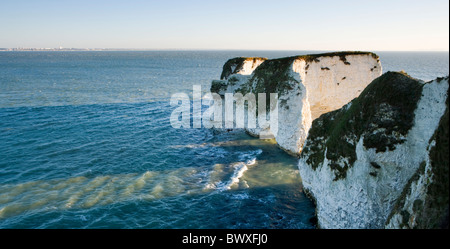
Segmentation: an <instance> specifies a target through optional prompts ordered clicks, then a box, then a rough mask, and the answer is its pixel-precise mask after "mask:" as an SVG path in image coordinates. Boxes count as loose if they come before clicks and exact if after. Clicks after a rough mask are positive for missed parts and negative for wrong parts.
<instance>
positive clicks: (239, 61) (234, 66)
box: [220, 57, 267, 80]
mask: <svg viewBox="0 0 450 249" xmlns="http://www.w3.org/2000/svg"><path fill="white" fill-rule="evenodd" d="M258 60H263V61H265V60H267V58H264V57H236V58H232V59H229V60H228V61H227V62H225V64H224V65H223V69H222V74H221V75H220V79H221V80H226V79H228V76H230V75H232V74H235V73H236V72H237V71H239V70H240V69H241V68H242V66H243V65H244V62H246V61H253V63H256V62H257V61H258Z"/></svg>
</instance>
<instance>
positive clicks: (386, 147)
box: [298, 72, 449, 228]
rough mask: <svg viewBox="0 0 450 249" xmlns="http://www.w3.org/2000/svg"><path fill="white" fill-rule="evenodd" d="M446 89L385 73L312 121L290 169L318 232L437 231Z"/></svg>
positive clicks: (444, 188) (444, 176)
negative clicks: (295, 169) (311, 205)
mask: <svg viewBox="0 0 450 249" xmlns="http://www.w3.org/2000/svg"><path fill="white" fill-rule="evenodd" d="M448 87H449V83H448V78H446V79H443V78H440V79H436V80H434V81H431V82H428V83H425V82H423V81H420V80H416V79H413V78H411V77H409V76H408V75H405V74H403V73H393V72H388V73H386V74H384V75H383V76H381V77H379V78H378V79H376V80H375V81H373V82H372V83H371V84H370V85H369V86H368V87H367V88H366V89H365V90H364V91H363V93H362V94H361V95H360V96H359V97H358V98H356V99H354V100H353V101H352V102H350V103H348V104H347V105H345V106H344V107H342V108H341V109H339V110H336V111H333V112H330V113H326V114H324V115H322V116H321V117H320V118H318V119H316V120H315V121H314V122H313V124H312V128H311V130H310V132H309V136H308V139H307V142H306V144H305V146H304V148H303V153H302V154H301V156H300V159H299V165H298V166H299V171H300V175H301V177H302V182H303V186H304V188H305V190H306V191H307V192H308V193H309V194H310V196H311V197H312V198H313V199H314V200H315V203H316V212H317V218H318V225H319V226H320V227H321V228H384V227H386V228H414V227H423V228H435V227H439V224H438V223H439V222H441V221H442V217H443V216H445V215H447V217H448V188H449V187H448V152H447V151H448ZM445 113H446V121H445V115H444V114H445ZM439 127H441V128H440V129H438V128H439ZM442 151H445V152H442ZM443 172H444V173H443ZM445 172H447V173H445ZM445 196H447V197H445ZM437 200H439V203H437V202H438V201H437ZM446 212H447V213H446ZM447 219H448V218H447ZM447 226H448V225H447Z"/></svg>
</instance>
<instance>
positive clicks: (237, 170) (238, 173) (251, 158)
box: [205, 149, 262, 191]
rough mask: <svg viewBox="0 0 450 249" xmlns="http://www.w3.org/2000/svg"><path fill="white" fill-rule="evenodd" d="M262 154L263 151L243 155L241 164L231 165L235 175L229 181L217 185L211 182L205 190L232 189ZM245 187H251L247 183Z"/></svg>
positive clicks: (240, 159) (240, 158)
mask: <svg viewBox="0 0 450 249" xmlns="http://www.w3.org/2000/svg"><path fill="white" fill-rule="evenodd" d="M261 153H262V150H261V149H259V150H256V151H251V152H247V153H242V154H241V155H239V157H238V158H239V161H240V162H237V163H233V164H232V165H231V167H232V168H234V170H233V174H232V175H231V177H230V179H229V180H228V181H225V182H223V181H221V182H218V183H216V184H214V183H211V182H210V183H208V184H207V185H206V186H205V189H217V190H219V191H225V190H229V189H231V188H232V187H233V186H235V185H237V184H238V183H239V182H240V179H241V177H242V176H243V175H244V173H245V172H246V171H247V170H248V169H249V168H248V166H252V165H255V164H256V159H257V156H258V155H260V154H261ZM244 186H245V187H246V188H248V187H249V186H248V184H247V183H246V182H245V184H244Z"/></svg>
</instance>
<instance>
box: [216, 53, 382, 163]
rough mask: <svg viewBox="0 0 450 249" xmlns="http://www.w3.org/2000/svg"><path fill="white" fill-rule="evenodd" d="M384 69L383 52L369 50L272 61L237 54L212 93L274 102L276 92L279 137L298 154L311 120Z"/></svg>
mask: <svg viewBox="0 0 450 249" xmlns="http://www.w3.org/2000/svg"><path fill="white" fill-rule="evenodd" d="M258 63H259V64H258ZM255 66H256V67H255ZM381 72H382V68H381V63H380V61H379V58H378V56H377V55H376V54H373V53H369V52H338V53H325V54H315V55H303V56H294V57H287V58H280V59H271V60H265V59H264V58H234V59H231V60H229V61H228V62H227V63H226V64H225V66H224V70H223V72H222V76H221V80H215V81H213V82H212V85H211V92H215V93H219V94H220V95H224V94H225V93H236V92H239V93H242V94H243V95H245V94H247V93H253V94H255V95H256V96H257V94H258V93H266V98H267V101H266V103H269V96H270V95H269V94H270V93H277V94H278V101H277V103H276V104H277V106H276V107H277V108H278V129H277V133H276V134H274V137H275V139H276V141H277V143H278V145H279V146H280V147H281V148H282V149H284V150H285V151H287V152H288V153H290V154H293V155H299V154H300V153H301V151H302V148H303V145H304V143H305V140H306V137H307V135H308V132H309V129H310V127H311V124H312V121H313V120H314V119H316V118H318V117H319V116H320V115H322V114H324V113H327V112H330V111H333V110H336V109H338V108H341V107H342V106H343V105H345V104H347V103H348V102H349V101H350V100H352V99H354V98H355V97H358V96H359V94H360V93H361V92H362V91H363V90H364V88H365V87H366V86H367V85H368V84H369V83H370V82H372V81H373V80H374V79H375V78H377V77H379V76H380V75H381ZM246 131H247V132H248V133H250V134H251V135H254V136H259V135H260V134H261V132H262V131H264V132H267V129H264V128H262V129H261V128H246ZM269 133H270V130H269Z"/></svg>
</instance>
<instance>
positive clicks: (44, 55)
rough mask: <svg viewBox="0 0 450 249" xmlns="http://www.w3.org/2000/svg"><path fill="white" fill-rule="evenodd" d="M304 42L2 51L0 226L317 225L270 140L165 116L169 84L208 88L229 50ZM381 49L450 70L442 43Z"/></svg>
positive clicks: (394, 60)
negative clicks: (186, 125) (176, 123)
mask: <svg viewBox="0 0 450 249" xmlns="http://www.w3.org/2000/svg"><path fill="white" fill-rule="evenodd" d="M303 53H304V52H303ZM303 53H302V52H299V51H296V52H292V51H283V52H267V51H264V52H258V51H250V52H249V51H214V52H211V51H209V52H208V51H202V52H195V51H190V52H180V51H177V52H164V51H145V52H3V53H0V228H313V227H314V226H313V224H311V223H310V221H309V220H310V219H311V218H312V217H313V215H314V206H313V204H312V203H311V201H310V200H309V199H307V198H306V197H305V195H304V193H303V192H302V186H301V179H300V177H299V174H298V170H297V165H296V164H297V160H296V159H295V158H293V157H290V156H288V155H286V154H285V153H284V152H282V151H281V150H280V149H278V148H277V146H276V144H275V143H274V142H273V141H270V140H269V141H267V140H259V139H254V138H251V137H249V136H248V135H246V134H245V133H243V132H241V131H232V132H226V131H213V130H209V129H174V128H172V127H171V126H170V122H169V118H170V114H171V112H172V110H173V107H171V106H170V105H169V99H170V96H171V94H173V93H176V92H185V93H190V92H191V91H192V85H201V86H202V88H203V90H204V91H206V90H208V89H209V86H210V82H211V80H212V79H217V78H218V77H219V76H220V73H221V69H222V66H223V64H224V62H225V61H226V60H227V59H228V58H231V57H235V56H266V57H269V58H276V57H282V56H290V55H295V54H303ZM308 53H309V52H308ZM379 55H380V56H381V61H382V64H383V67H384V71H388V70H402V69H403V70H405V71H407V72H408V73H410V74H411V75H412V76H414V77H418V78H422V79H424V80H430V79H433V78H435V77H438V76H443V75H446V74H448V53H392V52H390V53H379Z"/></svg>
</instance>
